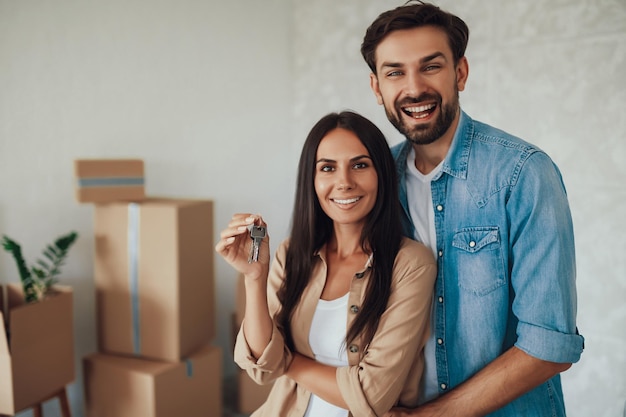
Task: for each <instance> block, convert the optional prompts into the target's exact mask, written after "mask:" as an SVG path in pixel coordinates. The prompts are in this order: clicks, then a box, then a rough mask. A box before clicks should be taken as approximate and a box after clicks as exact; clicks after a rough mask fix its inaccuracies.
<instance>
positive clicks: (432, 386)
mask: <svg viewBox="0 0 626 417" xmlns="http://www.w3.org/2000/svg"><path fill="white" fill-rule="evenodd" d="M406 164H407V176H406V194H407V200H408V203H409V212H410V214H411V220H412V221H413V225H414V226H415V236H413V238H414V239H415V240H417V241H419V242H422V243H423V244H424V245H426V246H428V247H429V248H430V250H431V251H432V252H433V256H435V259H437V232H436V230H435V210H434V208H433V202H432V192H431V188H430V182H431V181H432V179H433V178H435V176H437V174H439V173H440V172H441V168H442V166H443V161H441V162H440V163H439V165H437V166H436V167H435V169H433V170H432V171H431V172H429V173H428V174H426V175H424V174H422V173H421V172H420V171H419V170H418V169H417V168H415V150H414V149H411V151H410V152H409V155H408V157H407V161H406ZM434 305H435V303H434V302H433V306H434ZM433 316H434V314H431V328H434V325H435V323H434V321H433ZM435 346H436V342H435V333H434V332H432V331H431V333H430V337H429V338H428V341H427V342H426V345H425V346H424V356H425V358H424V359H425V362H424V373H423V374H422V382H421V383H420V403H425V402H426V401H430V400H432V399H433V398H436V397H437V396H438V395H439V388H438V386H437V385H438V383H437V364H436V363H435Z"/></svg>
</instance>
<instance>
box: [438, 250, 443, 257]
mask: <svg viewBox="0 0 626 417" xmlns="http://www.w3.org/2000/svg"><path fill="white" fill-rule="evenodd" d="M442 256H443V251H442V250H439V257H440V258H441V257H442Z"/></svg>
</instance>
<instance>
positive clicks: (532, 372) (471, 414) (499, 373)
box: [385, 347, 572, 417]
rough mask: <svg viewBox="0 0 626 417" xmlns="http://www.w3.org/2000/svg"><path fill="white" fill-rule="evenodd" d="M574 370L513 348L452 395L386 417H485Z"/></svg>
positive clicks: (397, 411)
mask: <svg viewBox="0 0 626 417" xmlns="http://www.w3.org/2000/svg"><path fill="white" fill-rule="evenodd" d="M570 366H572V364H571V363H555V362H547V361H543V360H541V359H537V358H534V357H532V356H530V355H528V354H526V353H524V352H523V351H521V350H520V349H518V348H516V347H512V348H511V349H509V350H508V351H506V352H505V353H503V354H502V355H500V356H499V357H498V358H496V359H495V360H494V361H493V362H491V363H490V364H489V365H487V366H486V367H485V368H483V369H482V370H480V371H479V372H478V373H477V374H476V375H474V376H473V377H471V378H470V379H468V380H467V381H465V382H463V383H462V384H461V385H459V386H458V387H456V388H454V389H453V390H451V391H450V392H449V393H447V394H445V395H443V396H441V397H439V398H437V399H435V400H433V401H431V402H429V403H426V404H424V405H423V406H421V407H419V408H416V409H413V410H408V409H392V410H391V411H390V412H389V413H387V414H385V417H409V416H410V417H436V416H446V417H454V416H459V417H460V416H463V417H479V416H484V415H487V414H489V413H491V412H494V411H496V410H497V409H499V408H501V407H503V406H505V405H506V404H508V403H510V402H511V401H513V400H514V399H516V398H517V397H519V396H521V395H522V394H524V393H526V392H528V391H530V390H531V389H533V388H535V387H536V386H538V385H540V384H542V383H543V382H545V381H547V380H548V379H550V378H552V377H553V376H554V375H556V374H558V373H560V372H563V371H566V370H567V369H569V368H570Z"/></svg>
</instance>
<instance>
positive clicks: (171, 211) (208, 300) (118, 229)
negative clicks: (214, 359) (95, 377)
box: [94, 198, 216, 362]
mask: <svg viewBox="0 0 626 417" xmlns="http://www.w3.org/2000/svg"><path fill="white" fill-rule="evenodd" d="M94 233H95V239H96V242H95V260H94V269H95V271H94V277H95V285H96V304H97V314H96V315H97V323H98V343H99V351H101V352H103V353H111V354H126V355H134V356H139V357H146V358H151V359H156V360H164V361H170V362H178V361H180V360H181V359H182V358H184V357H186V356H188V355H190V354H191V353H193V352H194V351H195V350H197V349H199V348H200V347H202V346H204V345H206V344H208V343H210V342H211V341H212V340H213V339H214V337H215V332H216V330H215V326H216V325H215V299H214V298H215V297H214V273H213V269H214V265H213V254H214V252H215V249H214V248H213V204H212V202H211V201H208V200H183V199H165V198H161V199H158V198H150V199H146V200H145V201H143V202H141V203H139V204H125V203H110V204H106V205H97V206H96V208H95V226H94Z"/></svg>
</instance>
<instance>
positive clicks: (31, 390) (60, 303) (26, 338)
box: [0, 284, 74, 415]
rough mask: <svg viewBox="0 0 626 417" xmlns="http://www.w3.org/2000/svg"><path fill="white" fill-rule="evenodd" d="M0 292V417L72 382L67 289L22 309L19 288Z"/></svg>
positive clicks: (57, 288)
mask: <svg viewBox="0 0 626 417" xmlns="http://www.w3.org/2000/svg"><path fill="white" fill-rule="evenodd" d="M0 288H1V289H2V293H4V296H5V297H6V303H4V307H5V309H4V312H0V414H8V415H14V414H16V413H17V412H19V411H21V410H24V409H26V408H29V407H30V406H32V405H33V404H37V403H39V402H41V401H44V400H45V399H47V398H48V397H50V395H52V394H54V393H55V392H57V391H59V390H60V389H61V388H63V387H65V386H66V385H68V384H70V383H71V382H73V381H74V320H73V313H72V311H73V305H72V289H71V288H70V287H66V286H55V287H53V290H54V293H52V294H50V295H48V296H47V297H46V298H44V299H43V300H41V301H38V302H35V303H28V304H26V303H25V302H24V297H23V292H22V287H21V285H20V284H8V285H7V286H4V287H0ZM0 298H2V297H0ZM7 323H8V326H7ZM5 326H7V327H8V329H6V328H5ZM7 330H8V332H7ZM7 335H10V337H8V336H7Z"/></svg>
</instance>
